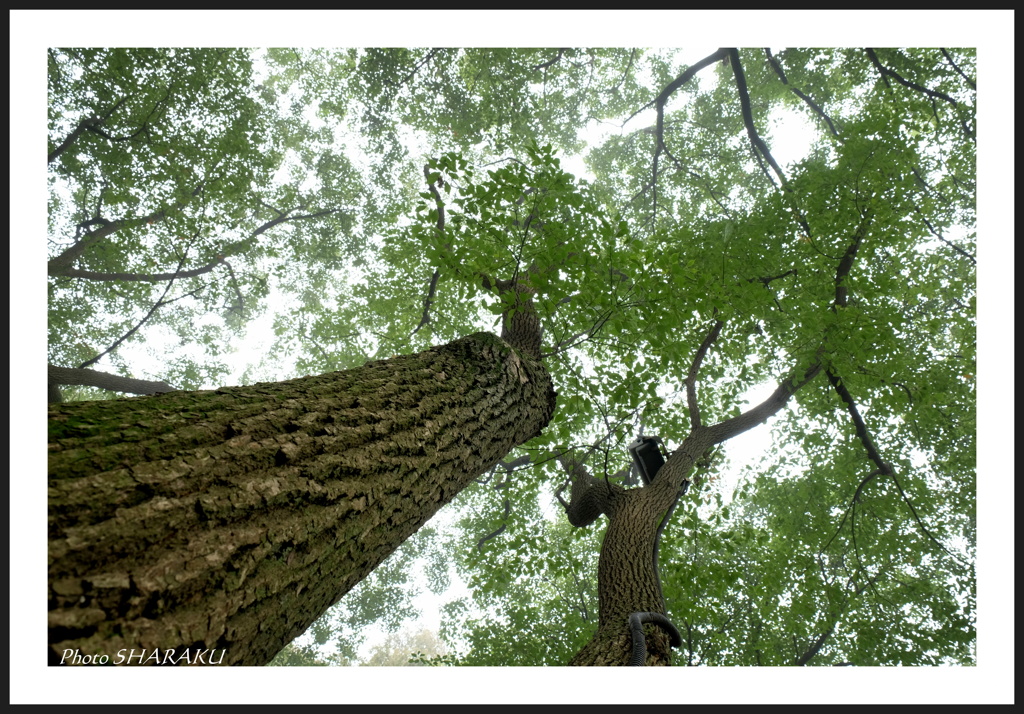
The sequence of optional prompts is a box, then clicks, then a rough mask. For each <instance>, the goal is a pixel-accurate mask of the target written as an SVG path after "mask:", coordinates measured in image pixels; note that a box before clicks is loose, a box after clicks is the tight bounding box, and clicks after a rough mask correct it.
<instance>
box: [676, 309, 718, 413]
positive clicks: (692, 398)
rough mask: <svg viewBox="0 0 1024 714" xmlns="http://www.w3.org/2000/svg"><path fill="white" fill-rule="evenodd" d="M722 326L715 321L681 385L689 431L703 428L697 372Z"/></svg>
mask: <svg viewBox="0 0 1024 714" xmlns="http://www.w3.org/2000/svg"><path fill="white" fill-rule="evenodd" d="M724 324H725V323H724V322H722V321H721V320H715V324H714V325H712V326H711V329H710V330H708V334H707V335H705V337H704V341H703V342H701V344H700V347H698V348H697V353H696V354H695V355H694V356H693V361H692V362H690V371H689V373H688V374H687V375H686V379H685V380H683V384H685V385H686V406H687V408H688V409H689V411H690V428H691V429H695V428H697V427H700V426H703V424H702V423H701V418H700V405H699V404H698V403H697V386H696V385H697V372H699V371H700V366H701V363H702V362H703V361H704V356H705V355H706V354H707V352H708V349H710V348H711V345H713V344H714V343H715V341H716V340H717V339H718V336H719V335H720V334H721V332H722V326H723V325H724Z"/></svg>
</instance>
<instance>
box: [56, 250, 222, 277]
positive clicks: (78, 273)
mask: <svg viewBox="0 0 1024 714" xmlns="http://www.w3.org/2000/svg"><path fill="white" fill-rule="evenodd" d="M223 262H224V256H222V255H218V256H217V257H216V258H215V259H214V261H213V262H212V263H209V264H208V265H204V266H203V267H201V268H195V269H194V270H179V271H177V272H174V273H95V272H93V271H91V270H78V269H77V268H69V269H67V270H65V271H64V272H63V273H61V276H62V277H65V278H81V279H83V280H100V281H102V280H120V281H124V282H139V283H161V282H163V281H165V280H176V279H179V278H194V277H196V276H198V275H205V274H206V273H209V272H210V271H211V270H213V269H214V268H216V267H217V266H218V265H220V264H221V263H223Z"/></svg>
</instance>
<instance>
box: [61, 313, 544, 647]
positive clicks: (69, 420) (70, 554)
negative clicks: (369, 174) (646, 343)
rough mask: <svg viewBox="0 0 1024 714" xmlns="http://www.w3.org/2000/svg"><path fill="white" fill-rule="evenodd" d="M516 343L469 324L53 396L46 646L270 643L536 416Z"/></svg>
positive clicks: (534, 392)
mask: <svg viewBox="0 0 1024 714" xmlns="http://www.w3.org/2000/svg"><path fill="white" fill-rule="evenodd" d="M514 345H515V343H513V345H510V344H509V342H506V341H504V340H501V339H499V338H498V337H496V336H494V335H490V334H486V333H479V334H475V335H471V336H469V337H465V338H462V339H460V340H456V341H455V342H452V343H449V344H447V345H443V346H440V347H435V348H433V349H430V350H428V351H426V352H422V353H419V354H415V355H407V356H400V357H395V358H393V359H390V360H386V361H381V362H371V363H368V364H367V365H365V366H363V367H360V368H358V369H353V370H348V371H345V372H335V373H330V374H325V375H321V376H318V377H306V378H302V379H295V380H291V381H287V382H280V383H274V384H257V385H252V386H248V387H232V388H225V389H218V390H216V391H205V392H171V393H168V394H160V395H156V396H151V397H138V398H133V399H125V400H118V401H100V402H79V403H72V404H62V405H54V406H52V407H51V408H50V417H49V426H50V439H49V451H50V466H49V469H50V473H49V475H50V480H49V504H50V513H49V538H50V545H49V633H50V634H49V645H50V647H49V650H50V657H51V662H52V661H59V660H60V657H61V655H62V653H63V652H64V651H65V650H76V651H78V652H80V653H81V654H83V655H86V654H91V655H98V654H107V655H109V656H110V657H111V658H113V656H114V653H116V652H117V651H119V650H123V649H133V648H134V649H135V650H136V651H139V650H140V649H146V650H149V651H153V650H156V649H160V650H162V651H164V652H166V651H167V650H169V649H175V650H177V655H176V656H180V655H181V654H182V653H183V652H184V651H189V652H197V651H203V650H222V651H224V654H223V659H222V662H223V663H224V664H263V663H265V662H267V661H269V660H270V659H271V658H272V657H273V656H274V654H275V653H277V652H278V650H280V649H281V648H282V647H283V646H284V645H285V644H287V643H288V642H289V641H291V640H292V639H293V638H294V637H296V636H298V635H299V634H301V633H302V632H304V631H305V630H306V629H307V628H308V627H309V626H310V625H311V624H312V623H313V622H314V621H315V620H316V619H317V618H318V617H319V616H320V615H321V614H323V612H324V611H325V610H326V609H327V608H328V607H330V606H331V605H332V604H333V603H334V602H336V601H337V600H338V599H339V598H340V597H341V596H342V595H344V594H345V593H346V592H348V590H349V589H351V588H352V586H353V585H355V584H356V583H357V582H359V580H361V579H362V578H363V577H365V576H366V575H367V574H368V573H369V572H370V571H372V570H373V568H374V567H376V566H377V565H378V564H379V563H380V562H381V561H382V560H384V558H386V557H387V556H388V555H389V554H390V553H391V552H392V551H394V550H395V548H397V547H398V545H399V544H400V543H402V542H403V541H404V540H405V539H406V538H408V537H409V536H410V535H411V534H412V533H414V532H415V531H416V530H417V529H418V528H419V527H420V526H422V525H423V524H424V523H425V522H426V521H427V520H428V519H429V518H430V517H431V516H432V515H433V514H434V513H435V512H436V511H437V510H438V509H439V508H440V507H441V506H443V505H444V504H445V503H448V502H449V501H450V500H451V499H452V498H453V497H454V496H455V494H456V493H458V492H459V490H460V489H462V488H463V487H464V486H465V485H466V484H467V483H469V482H470V481H471V480H472V479H474V478H475V477H477V476H479V475H480V474H482V473H484V472H485V471H486V470H487V469H489V468H491V466H493V464H494V463H496V462H497V461H498V460H499V459H501V458H502V457H503V456H504V455H505V454H507V453H508V452H509V450H510V449H512V448H513V447H514V446H516V445H518V444H522V443H523V442H525V441H527V440H528V439H530V438H531V437H533V436H535V435H537V434H538V433H539V432H540V430H541V429H542V428H543V427H544V426H545V425H546V424H547V423H548V421H549V419H550V418H551V416H552V413H553V411H554V406H555V394H554V390H553V388H552V384H551V380H550V378H549V376H548V374H547V372H546V371H545V369H544V367H543V365H542V363H541V362H540V360H539V359H537V357H536V356H535V355H533V354H531V352H532V350H529V349H515V348H514ZM530 347H532V344H531V345H530Z"/></svg>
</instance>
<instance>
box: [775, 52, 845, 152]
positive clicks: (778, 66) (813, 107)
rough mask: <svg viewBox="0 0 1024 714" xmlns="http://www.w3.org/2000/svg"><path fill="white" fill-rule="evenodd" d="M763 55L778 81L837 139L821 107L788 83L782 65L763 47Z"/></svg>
mask: <svg viewBox="0 0 1024 714" xmlns="http://www.w3.org/2000/svg"><path fill="white" fill-rule="evenodd" d="M764 53H765V54H766V55H767V56H768V63H769V64H770V65H771V67H772V69H773V70H775V74H776V75H778V77H779V79H780V80H782V83H783V84H785V85H786V86H787V87H789V90H790V91H791V92H793V94H795V95H796V96H798V97H800V99H802V100H803V101H804V103H805V104H806V105H807V106H809V107H810V108H811V110H812V111H813V112H814V113H815V114H817V115H818V116H819V117H821V118H822V119H823V120H824V121H825V123H826V124H828V130H829V131H830V132H831V133H832V136H834V137H836V138H839V132H838V131H836V127H835V125H834V124H833V123H832V119H831V118H829V116H828V114H826V113H825V112H824V111H822V109H821V107H819V106H818V105H817V104H815V103H814V101H813V100H812V99H811V98H810V97H808V96H807V95H806V94H804V93H803V92H801V91H800V90H799V89H797V88H796V87H794V86H793V85H791V84H790V83H789V80H788V79H786V73H785V72H784V71H783V69H782V65H781V64H779V61H778V60H777V59H776V58H775V57H774V56H773V55H772V51H771V50H770V49H769V48H767V47H765V48H764Z"/></svg>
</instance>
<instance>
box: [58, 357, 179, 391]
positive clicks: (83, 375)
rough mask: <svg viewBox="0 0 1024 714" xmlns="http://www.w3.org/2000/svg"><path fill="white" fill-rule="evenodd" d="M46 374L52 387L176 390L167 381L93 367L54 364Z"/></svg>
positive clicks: (111, 389) (112, 389)
mask: <svg viewBox="0 0 1024 714" xmlns="http://www.w3.org/2000/svg"><path fill="white" fill-rule="evenodd" d="M46 376H47V382H48V386H50V387H57V386H69V385H80V386H84V387H99V388H100V389H106V390H109V391H111V392H127V393H128V394H158V393H161V392H173V391H175V389H174V387H172V386H171V385H169V384H167V382H152V381H148V380H145V379H133V378H131V377H122V376H120V375H117V374H109V373H108V372H97V371H96V370H92V369H74V368H72V367H55V366H54V365H52V364H50V365H47V367H46Z"/></svg>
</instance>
